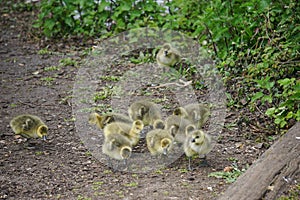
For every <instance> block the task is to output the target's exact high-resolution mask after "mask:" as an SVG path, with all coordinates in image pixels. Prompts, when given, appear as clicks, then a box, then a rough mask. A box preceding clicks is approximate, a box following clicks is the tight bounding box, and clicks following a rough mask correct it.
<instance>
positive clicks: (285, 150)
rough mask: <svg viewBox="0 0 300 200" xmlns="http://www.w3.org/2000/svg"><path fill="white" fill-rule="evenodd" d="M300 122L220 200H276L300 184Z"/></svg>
mask: <svg viewBox="0 0 300 200" xmlns="http://www.w3.org/2000/svg"><path fill="white" fill-rule="evenodd" d="M299 179H300V122H298V123H297V124H296V125H294V126H293V127H292V128H291V129H290V130H288V132H287V133H286V134H284V135H283V136H282V137H281V138H280V139H279V140H278V141H277V142H275V143H274V144H273V145H272V146H271V147H270V148H269V149H268V150H267V151H266V152H265V153H264V154H263V155H262V156H261V157H260V158H259V159H258V160H257V161H255V162H254V163H253V165H252V166H251V167H250V168H249V169H248V170H247V171H246V172H245V173H244V174H242V175H241V176H240V177H239V178H238V179H237V180H236V182H235V183H233V184H232V185H231V186H230V187H229V188H228V189H227V190H226V191H225V192H224V194H223V195H222V196H221V197H220V198H219V200H243V199H245V200H254V199H276V198H278V197H279V196H280V195H282V191H284V190H285V189H286V186H287V185H296V184H299V183H300V180H299Z"/></svg>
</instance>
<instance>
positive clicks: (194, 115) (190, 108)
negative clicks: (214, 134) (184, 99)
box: [173, 103, 210, 128]
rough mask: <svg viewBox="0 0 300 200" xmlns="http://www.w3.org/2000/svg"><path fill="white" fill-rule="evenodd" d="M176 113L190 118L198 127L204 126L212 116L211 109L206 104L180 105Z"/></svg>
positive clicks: (174, 112)
mask: <svg viewBox="0 0 300 200" xmlns="http://www.w3.org/2000/svg"><path fill="white" fill-rule="evenodd" d="M173 114H174V115H178V116H181V117H183V118H185V119H188V120H190V121H191V122H192V123H193V124H195V125H196V127H197V128H202V127H203V125H204V124H205V123H206V122H207V120H208V118H209V116H210V109H209V107H208V106H207V105H204V104H201V103H199V104H188V105H186V106H183V107H178V108H176V109H175V110H174V111H173Z"/></svg>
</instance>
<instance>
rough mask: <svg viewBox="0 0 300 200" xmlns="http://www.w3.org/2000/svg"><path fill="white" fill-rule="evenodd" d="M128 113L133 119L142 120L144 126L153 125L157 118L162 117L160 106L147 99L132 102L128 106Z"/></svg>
mask: <svg viewBox="0 0 300 200" xmlns="http://www.w3.org/2000/svg"><path fill="white" fill-rule="evenodd" d="M128 114H129V116H130V118H131V119H132V120H142V121H143V123H144V126H147V125H151V126H153V124H154V121H155V120H158V119H161V118H162V117H161V111H160V109H159V106H158V105H157V104H155V103H153V102H151V101H147V100H139V101H136V102H134V103H132V104H131V105H130V107H129V108H128Z"/></svg>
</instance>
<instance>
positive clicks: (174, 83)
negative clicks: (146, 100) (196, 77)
mask: <svg viewBox="0 0 300 200" xmlns="http://www.w3.org/2000/svg"><path fill="white" fill-rule="evenodd" d="M179 82H180V83H182V84H180V83H176V82H173V83H165V84H162V85H159V86H153V87H150V88H161V87H166V86H169V85H176V86H178V87H186V86H188V85H190V84H191V83H192V81H183V80H181V79H179Z"/></svg>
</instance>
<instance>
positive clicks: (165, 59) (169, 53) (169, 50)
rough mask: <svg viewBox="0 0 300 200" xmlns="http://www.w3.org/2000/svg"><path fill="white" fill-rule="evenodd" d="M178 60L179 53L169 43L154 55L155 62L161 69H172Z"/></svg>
mask: <svg viewBox="0 0 300 200" xmlns="http://www.w3.org/2000/svg"><path fill="white" fill-rule="evenodd" d="M179 60H180V53H179V52H178V50H177V49H175V48H174V47H172V46H171V44H169V43H166V44H164V45H163V47H162V48H161V49H160V50H159V51H158V53H157V55H156V61H157V63H158V65H159V66H162V67H172V66H174V65H175V64H176V63H177V62H179Z"/></svg>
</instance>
